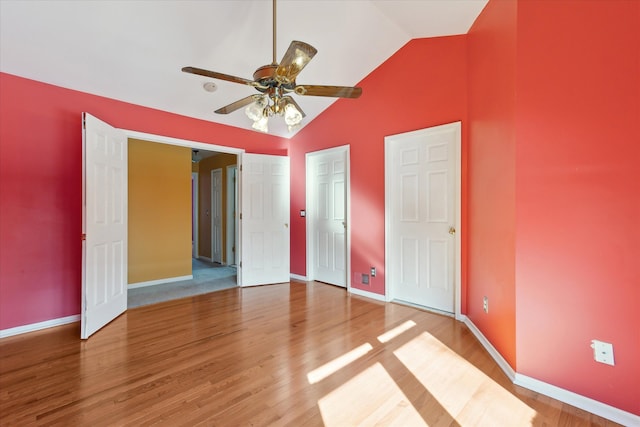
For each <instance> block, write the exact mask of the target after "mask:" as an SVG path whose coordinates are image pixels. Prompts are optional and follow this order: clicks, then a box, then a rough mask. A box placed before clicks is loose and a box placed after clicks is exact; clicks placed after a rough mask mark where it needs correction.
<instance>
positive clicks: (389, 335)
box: [378, 320, 416, 344]
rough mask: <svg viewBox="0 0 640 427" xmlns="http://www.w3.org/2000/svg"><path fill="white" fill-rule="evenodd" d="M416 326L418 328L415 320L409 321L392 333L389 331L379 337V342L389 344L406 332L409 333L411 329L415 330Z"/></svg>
mask: <svg viewBox="0 0 640 427" xmlns="http://www.w3.org/2000/svg"><path fill="white" fill-rule="evenodd" d="M414 326H416V322H414V321H413V320H407V321H406V322H404V323H403V324H402V325H399V326H396V327H395V328H393V329H391V330H390V331H387V332H385V333H384V334H382V335H380V336H379V337H378V341H380V342H381V343H383V344H384V343H386V342H389V341H391V340H392V339H394V338H395V337H397V336H398V335H400V334H402V333H404V332H407V331H408V330H409V329H411V328H413V327H414Z"/></svg>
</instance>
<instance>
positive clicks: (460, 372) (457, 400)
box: [393, 332, 536, 426]
mask: <svg viewBox="0 0 640 427" xmlns="http://www.w3.org/2000/svg"><path fill="white" fill-rule="evenodd" d="M393 354H394V355H395V356H396V357H397V358H398V359H399V360H400V361H401V362H402V363H403V364H404V365H405V367H406V368H407V369H408V370H409V371H411V373H413V375H414V376H415V377H416V379H418V381H420V383H421V384H422V385H423V386H424V387H425V389H427V390H428V391H429V393H431V394H432V395H433V396H434V398H435V399H437V400H438V402H439V403H440V405H442V407H443V408H444V409H446V411H447V412H448V413H449V414H451V416H452V417H453V418H455V420H456V421H457V422H458V423H460V425H473V426H482V425H486V426H499V425H518V426H525V425H531V422H532V420H533V419H534V417H535V416H536V412H535V411H534V410H533V409H531V408H530V407H529V406H527V405H526V404H525V403H523V402H522V401H520V400H519V399H518V398H516V397H515V396H514V395H512V394H511V393H509V392H508V391H507V390H505V389H504V388H503V387H501V386H500V385H499V384H497V383H496V382H495V381H494V380H493V379H491V378H489V377H488V376H487V375H485V374H484V373H483V372H482V371H480V370H479V369H478V368H476V367H475V366H473V365H472V364H471V363H469V362H467V361H466V360H465V359H463V358H462V357H460V356H459V355H458V354H457V353H456V352H454V351H453V350H451V349H450V348H448V347H447V346H446V345H444V344H443V343H441V342H440V341H439V340H438V339H436V338H434V337H433V336H432V335H431V334H429V333H426V332H424V333H422V334H421V335H419V336H417V337H416V338H414V339H412V340H411V341H409V342H408V343H406V344H404V345H403V346H402V347H400V348H398V349H397V350H396V351H394V352H393Z"/></svg>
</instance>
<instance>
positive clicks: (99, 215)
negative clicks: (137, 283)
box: [80, 113, 128, 339]
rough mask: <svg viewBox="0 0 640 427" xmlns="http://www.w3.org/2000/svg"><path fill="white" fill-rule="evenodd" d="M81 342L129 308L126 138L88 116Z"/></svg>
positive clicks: (85, 121)
mask: <svg viewBox="0 0 640 427" xmlns="http://www.w3.org/2000/svg"><path fill="white" fill-rule="evenodd" d="M82 150H83V156H82V157H83V163H82V172H83V173H82V190H83V191H82V233H83V235H84V236H85V240H84V242H83V245H82V310H81V311H82V313H81V332H80V336H81V338H82V339H86V338H88V337H89V336H90V335H91V334H93V333H94V332H96V331H97V330H98V329H100V328H101V327H103V326H104V325H106V324H107V323H109V322H110V321H111V320H113V319H115V318H116V317H117V316H118V315H120V314H121V313H122V312H124V311H125V310H126V309H127V233H128V230H127V185H128V175H127V137H126V136H125V134H124V133H123V132H122V131H120V130H118V129H115V128H113V127H111V126H109V125H108V124H106V123H104V122H102V121H100V120H98V119H96V118H95V117H93V116H91V115H89V114H87V113H83V132H82Z"/></svg>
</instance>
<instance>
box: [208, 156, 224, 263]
mask: <svg viewBox="0 0 640 427" xmlns="http://www.w3.org/2000/svg"><path fill="white" fill-rule="evenodd" d="M216 174H220V188H219V189H218V190H219V193H218V197H217V200H216V197H214V196H215V193H214V185H213V180H214V175H216ZM216 201H217V203H218V204H217V208H218V209H216ZM216 215H219V218H220V230H219V231H220V233H219V234H218V237H219V238H218V239H216V238H215V227H214V222H215V218H216ZM210 219H211V261H213V262H218V261H216V258H215V256H214V254H215V251H214V248H215V245H216V240H217V241H218V242H217V243H218V247H219V248H220V260H219V262H220V264H222V263H223V262H224V260H223V259H222V227H223V224H222V168H216V169H211V218H210Z"/></svg>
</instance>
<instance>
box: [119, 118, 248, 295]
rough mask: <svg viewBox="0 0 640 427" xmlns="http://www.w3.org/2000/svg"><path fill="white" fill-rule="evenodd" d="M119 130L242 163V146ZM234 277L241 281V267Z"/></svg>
mask: <svg viewBox="0 0 640 427" xmlns="http://www.w3.org/2000/svg"><path fill="white" fill-rule="evenodd" d="M120 130H122V131H123V132H124V133H125V135H126V136H127V138H133V139H142V140H144V141H149V142H157V143H160V144H168V145H175V146H178V147H187V148H191V149H194V148H195V149H198V150H204V151H217V152H219V153H227V154H235V155H236V156H237V159H238V168H240V166H241V165H242V155H243V154H244V153H245V150H244V148H234V147H226V146H224V145H214V144H207V143H205V142H198V141H191V140H188V139H179V138H172V137H169V136H162V135H154V134H151V133H145V132H138V131H134V130H128V129H120ZM238 175H241V174H238ZM240 180H241V176H239V177H238V193H239V192H240V189H241V188H242V187H241V186H240ZM238 203H240V202H238ZM238 208H241V206H238ZM241 233H242V224H240V226H239V228H238V235H239V236H241V235H242V234H241ZM241 250H242V247H241V243H240V240H238V242H237V244H236V256H240V255H241ZM236 279H237V280H236V283H237V284H239V283H242V282H241V280H242V269H240V268H239V269H238V271H237V275H236Z"/></svg>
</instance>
